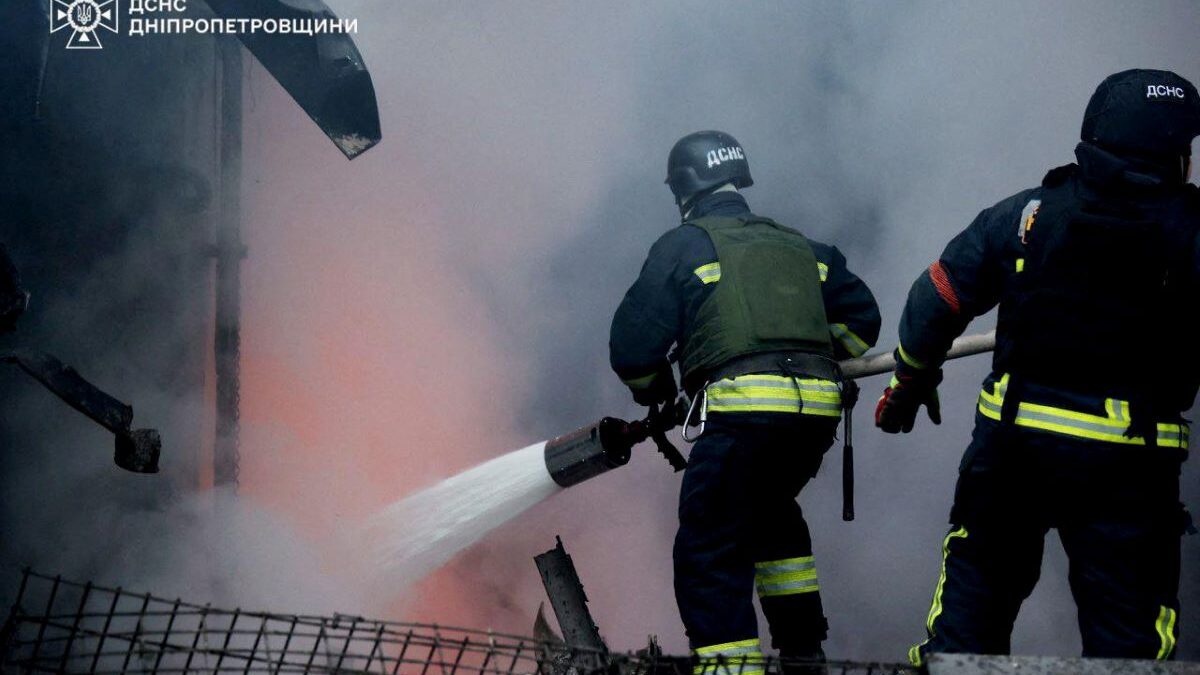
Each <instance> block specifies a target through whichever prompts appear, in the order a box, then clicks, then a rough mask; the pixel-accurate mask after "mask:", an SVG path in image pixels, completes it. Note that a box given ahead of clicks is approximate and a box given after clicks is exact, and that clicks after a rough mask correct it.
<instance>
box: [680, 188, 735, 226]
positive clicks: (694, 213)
mask: <svg viewBox="0 0 1200 675" xmlns="http://www.w3.org/2000/svg"><path fill="white" fill-rule="evenodd" d="M748 213H750V206H749V205H748V204H747V203H746V198H745V197H743V196H742V195H741V194H740V193H737V192H713V193H711V194H707V195H704V196H703V197H701V198H699V199H697V200H696V203H695V204H693V205H692V207H691V210H690V211H689V212H688V217H687V218H685V219H684V222H686V221H688V220H695V219H697V218H703V217H704V216H740V215H744V214H748Z"/></svg>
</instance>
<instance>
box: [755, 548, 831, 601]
mask: <svg viewBox="0 0 1200 675" xmlns="http://www.w3.org/2000/svg"><path fill="white" fill-rule="evenodd" d="M754 585H755V588H756V589H757V590H758V596H759V597H760V598H769V597H773V596H779V595H798V594H800V593H815V592H817V591H819V590H820V585H819V584H818V583H817V564H816V562H814V561H813V557H812V556H805V557H802V558H785V559H783V560H768V561H766V562H759V563H754Z"/></svg>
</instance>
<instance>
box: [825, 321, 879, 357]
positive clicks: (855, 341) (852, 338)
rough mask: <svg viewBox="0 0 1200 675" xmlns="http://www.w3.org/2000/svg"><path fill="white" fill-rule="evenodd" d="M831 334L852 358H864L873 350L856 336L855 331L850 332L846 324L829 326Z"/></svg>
mask: <svg viewBox="0 0 1200 675" xmlns="http://www.w3.org/2000/svg"><path fill="white" fill-rule="evenodd" d="M829 334H830V335H832V336H833V337H835V338H837V341H838V342H841V343H842V346H843V347H845V348H846V351H847V352H849V353H850V356H862V355H863V354H865V353H867V350H868V349H870V348H871V345H869V344H867V343H866V342H864V341H863V339H862V338H860V337H858V336H857V335H855V334H854V331H852V330H850V329H849V328H848V327H847V326H846V324H844V323H831V324H829Z"/></svg>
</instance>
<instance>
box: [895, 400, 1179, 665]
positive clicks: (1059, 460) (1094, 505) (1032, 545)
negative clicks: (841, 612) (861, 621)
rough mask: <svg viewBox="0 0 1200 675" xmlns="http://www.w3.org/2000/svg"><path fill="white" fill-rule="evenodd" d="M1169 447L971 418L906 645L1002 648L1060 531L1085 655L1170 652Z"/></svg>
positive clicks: (1172, 476) (912, 656)
mask: <svg viewBox="0 0 1200 675" xmlns="http://www.w3.org/2000/svg"><path fill="white" fill-rule="evenodd" d="M1184 453H1185V451H1183V450H1180V449H1178V448H1164V447H1145V446H1131V445H1117V444H1113V443H1105V442H1102V441H1091V440H1083V439H1075V438H1069V437H1064V436H1061V435H1057V434H1049V433H1045V432H1042V431H1037V430H1029V429H1021V428H1019V427H1013V426H1007V425H1002V424H1001V423H999V422H995V421H993V420H990V419H985V418H983V417H982V416H981V417H979V418H977V423H976V429H975V435H974V439H973V441H972V443H971V446H970V447H969V448H968V449H967V453H966V455H965V456H964V457H963V462H962V466H961V467H960V473H959V480H958V486H957V488H956V492H955V499H954V507H953V509H952V511H951V517H950V521H951V528H950V531H949V533H948V534H947V535H946V537H945V539H944V540H943V542H942V561H941V571H940V573H939V576H938V580H937V585H936V587H935V590H934V595H933V602H932V605H931V607H930V609H929V614H928V616H927V619H926V624H925V627H926V633H927V639H926V640H925V641H924V642H922V643H920V644H918V645H915V646H913V647H912V649H910V650H909V660H910V661H912V662H913V663H914V664H916V665H920V664H921V663H923V662H924V660H925V657H926V656H927V655H928V654H929V653H931V652H965V653H980V654H1007V653H1008V652H1009V639H1010V635H1011V633H1012V629H1013V622H1014V621H1015V620H1016V617H1017V612H1018V610H1019V609H1020V607H1021V603H1022V602H1023V601H1024V600H1025V598H1027V597H1028V596H1029V594H1030V592H1032V590H1033V587H1034V585H1035V584H1036V583H1037V580H1038V576H1039V573H1040V570H1041V562H1042V548H1043V540H1044V538H1045V535H1046V533H1047V531H1048V530H1049V529H1050V528H1056V529H1057V530H1058V534H1059V538H1060V539H1061V541H1062V544H1063V548H1064V549H1065V550H1066V553H1067V557H1068V559H1069V561H1070V567H1069V582H1070V586H1071V592H1072V594H1073V595H1074V598H1075V603H1076V605H1077V607H1078V621H1079V630H1080V633H1081V636H1082V638H1083V656H1086V657H1108V658H1137V659H1170V658H1171V657H1172V655H1173V654H1174V652H1175V642H1176V640H1177V639H1178V631H1179V598H1178V592H1179V558H1180V536H1181V535H1182V534H1183V532H1184V530H1185V529H1187V528H1188V527H1189V524H1190V517H1189V516H1188V514H1187V512H1186V510H1184V509H1183V507H1182V506H1181V505H1180V503H1179V466H1180V463H1181V462H1182V460H1183V458H1184Z"/></svg>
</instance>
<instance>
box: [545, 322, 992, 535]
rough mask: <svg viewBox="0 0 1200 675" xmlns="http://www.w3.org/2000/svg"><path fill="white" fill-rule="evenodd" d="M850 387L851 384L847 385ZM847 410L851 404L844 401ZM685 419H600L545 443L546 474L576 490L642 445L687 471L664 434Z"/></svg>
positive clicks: (677, 404)
mask: <svg viewBox="0 0 1200 675" xmlns="http://www.w3.org/2000/svg"><path fill="white" fill-rule="evenodd" d="M995 346H996V333H995V331H992V332H989V333H984V334H981V335H968V336H964V337H960V338H958V339H957V340H955V341H954V344H953V345H952V346H951V347H950V350H949V351H948V352H947V353H946V360H951V359H958V358H962V357H964V356H971V355H974V354H981V353H984V352H989V351H991V350H992V349H994V348H995ZM838 366H839V367H840V368H841V372H842V376H843V377H844V378H845V379H846V380H856V379H859V378H863V377H870V376H871V375H879V374H882V373H890V372H892V370H893V369H895V367H896V360H895V358H894V357H893V356H892V352H886V353H880V354H874V355H871V356H861V357H858V358H854V359H847V360H845V361H842V362H840V363H839V364H838ZM849 384H850V385H851V387H853V383H849ZM846 403H847V410H849V409H850V408H852V407H853V404H854V401H852V400H847V402H846ZM687 417H688V402H687V400H686V399H685V398H684V397H679V398H677V399H676V400H675V401H673V402H670V403H665V404H663V405H661V406H651V407H650V411H649V414H648V415H647V416H646V417H645V418H644V419H640V420H635V421H632V422H626V421H625V420H622V419H619V418H616V417H604V418H602V419H601V420H600V421H599V422H596V423H595V424H591V425H589V426H586V427H582V428H579V429H576V430H575V431H572V432H571V433H568V434H564V435H562V436H559V437H558V438H555V439H553V440H551V441H549V442H547V443H546V452H545V457H546V469H547V471H549V472H550V476H551V477H552V478H553V479H554V482H556V483H558V484H559V485H561V486H562V487H570V486H572V485H577V484H579V483H582V482H583V481H585V480H588V479H590V478H594V477H595V476H598V475H600V474H602V473H606V472H608V471H611V470H612V469H615V468H617V467H621V466H624V465H625V464H627V463H628V462H629V459H630V457H631V456H632V454H633V447H634V446H635V445H637V444H639V443H642V442H643V441H646V440H651V441H653V442H654V445H655V449H656V450H658V452H659V454H661V455H662V456H663V458H664V459H666V460H667V463H668V464H670V465H671V468H672V469H674V470H675V471H682V470H683V469H684V468H685V467H687V460H686V459H684V457H683V454H682V453H680V452H679V449H678V448H676V447H675V445H674V444H673V443H671V441H670V440H669V439H668V438H667V432H669V431H671V430H672V429H674V428H676V427H678V426H681V425H683V424H684V423H685V421H687V420H686V418H687ZM851 429H852V427H851V423H850V416H849V415H847V419H846V445H845V449H844V454H843V456H842V490H843V499H844V502H843V508H842V517H843V519H845V520H853V519H854V446H853V443H852V437H851V433H852V430H851Z"/></svg>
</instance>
